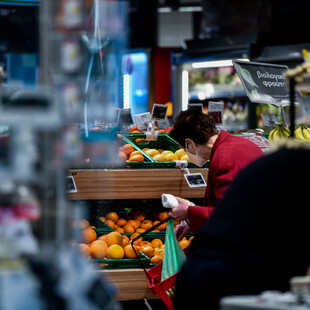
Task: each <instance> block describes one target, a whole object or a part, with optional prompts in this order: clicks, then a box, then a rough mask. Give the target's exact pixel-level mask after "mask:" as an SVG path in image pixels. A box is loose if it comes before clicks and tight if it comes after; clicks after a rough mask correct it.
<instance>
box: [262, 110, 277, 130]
mask: <svg viewBox="0 0 310 310" xmlns="http://www.w3.org/2000/svg"><path fill="white" fill-rule="evenodd" d="M260 115H261V117H262V120H263V123H264V125H265V126H266V127H276V126H277V124H278V121H277V117H276V116H275V115H274V114H267V113H261V114H260Z"/></svg>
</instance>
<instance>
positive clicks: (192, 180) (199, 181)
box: [184, 173, 207, 187]
mask: <svg viewBox="0 0 310 310" xmlns="http://www.w3.org/2000/svg"><path fill="white" fill-rule="evenodd" d="M184 177H185V180H186V182H187V184H188V186H189V187H205V186H207V183H206V181H205V179H204V177H203V176H202V174H201V173H189V174H184Z"/></svg>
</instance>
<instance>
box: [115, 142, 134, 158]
mask: <svg viewBox="0 0 310 310" xmlns="http://www.w3.org/2000/svg"><path fill="white" fill-rule="evenodd" d="M119 151H121V152H124V153H125V154H126V156H129V154H130V153H131V152H133V151H134V148H133V146H132V145H131V144H130V143H127V144H125V145H123V146H121V147H120V148H119Z"/></svg>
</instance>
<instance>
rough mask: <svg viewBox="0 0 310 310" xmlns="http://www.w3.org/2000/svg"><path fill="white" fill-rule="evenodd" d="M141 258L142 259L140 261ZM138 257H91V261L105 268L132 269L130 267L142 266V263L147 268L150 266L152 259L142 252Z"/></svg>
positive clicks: (98, 266)
mask: <svg viewBox="0 0 310 310" xmlns="http://www.w3.org/2000/svg"><path fill="white" fill-rule="evenodd" d="M139 259H140V261H139ZM139 259H138V258H122V259H95V258H91V259H89V261H90V262H91V263H93V264H96V266H97V268H100V269H101V268H103V269H130V268H141V263H142V264H143V266H144V267H145V268H149V267H150V259H149V258H148V257H147V256H146V255H144V254H143V253H141V254H140V256H139Z"/></svg>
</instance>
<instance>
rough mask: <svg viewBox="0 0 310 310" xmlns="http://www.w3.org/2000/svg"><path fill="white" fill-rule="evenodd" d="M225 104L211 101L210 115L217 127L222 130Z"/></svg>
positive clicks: (209, 106)
mask: <svg viewBox="0 0 310 310" xmlns="http://www.w3.org/2000/svg"><path fill="white" fill-rule="evenodd" d="M223 113H224V102H213V101H209V104H208V114H209V115H211V116H212V117H213V118H214V121H215V126H216V127H217V129H219V130H221V129H222V128H223Z"/></svg>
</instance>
